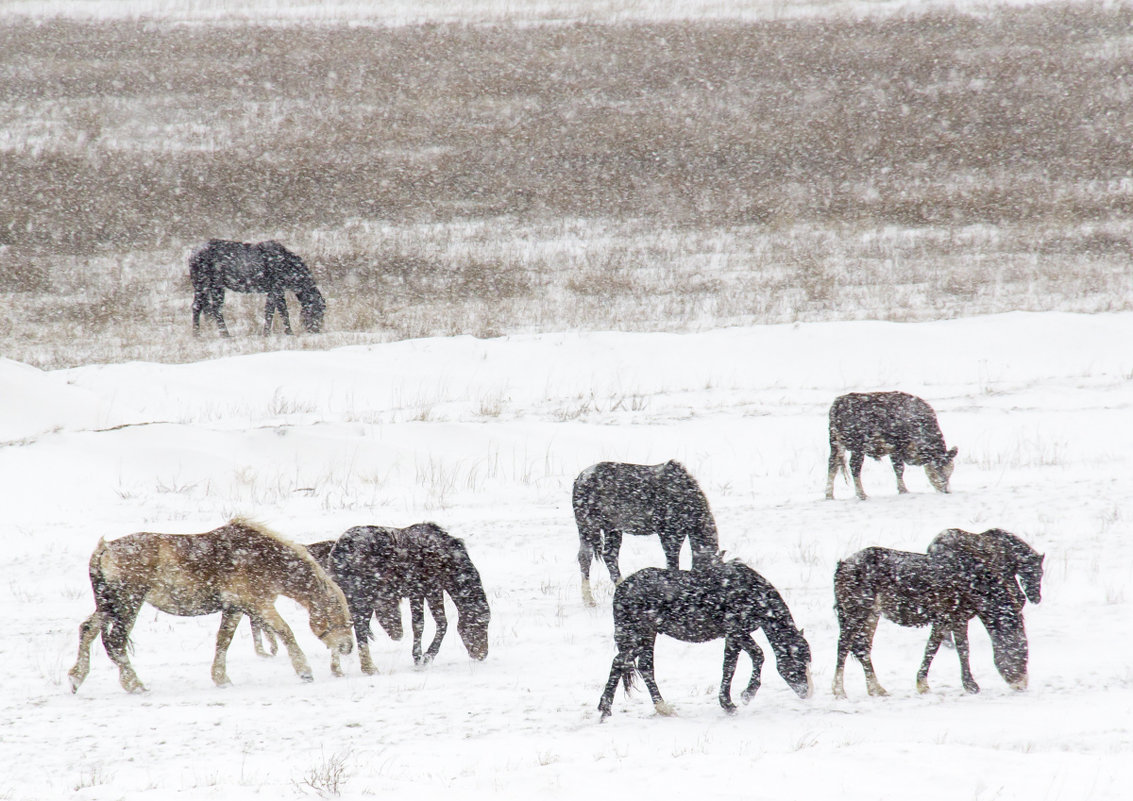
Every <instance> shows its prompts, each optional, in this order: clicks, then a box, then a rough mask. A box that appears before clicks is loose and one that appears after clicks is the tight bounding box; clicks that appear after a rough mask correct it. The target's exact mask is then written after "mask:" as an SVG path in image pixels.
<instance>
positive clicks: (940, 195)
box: [0, 4, 1133, 367]
mask: <svg viewBox="0 0 1133 801" xmlns="http://www.w3.org/2000/svg"><path fill="white" fill-rule="evenodd" d="M1131 24H1133V11H1131V10H1130V9H1129V8H1128V7H1126V6H1121V5H1114V6H1100V5H1099V6H1094V5H1083V4H1075V5H1067V6H1043V7H1038V8H1023V9H1003V10H999V11H995V12H989V13H988V14H986V15H982V16H979V17H976V16H965V15H961V14H957V13H950V14H944V13H936V14H930V15H925V16H917V17H908V18H893V19H869V20H857V21H855V20H848V19H838V20H805V21H779V22H776V21H771V22H758V23H724V22H709V23H703V24H693V23H657V24H640V25H629V24H627V25H584V24H575V25H562V26H551V25H548V26H536V27H510V26H506V25H495V26H459V25H429V26H419V27H404V28H396V29H381V28H348V27H341V28H332V27H321V28H313V29H306V28H278V27H276V28H256V27H251V26H243V27H242V26H215V27H212V26H204V25H202V26H191V27H176V26H161V25H154V24H140V23H139V24H131V23H114V24H112V25H110V24H107V25H103V24H98V23H91V24H77V23H67V22H57V21H56V22H45V23H41V24H39V25H33V24H30V23H27V24H25V23H15V22H14V23H11V24H6V25H5V26H4V27H3V29H0V53H2V54H3V55H2V56H0V175H2V176H3V180H0V298H2V300H0V302H2V303H3V304H4V305H5V307H6V308H7V309H9V311H8V314H7V315H6V318H7V322H8V324H7V325H5V326H3V327H0V352H3V354H4V355H5V356H9V357H12V358H18V359H21V360H23V361H27V362H30V363H33V364H38V365H42V366H45V367H59V366H65V365H69V364H78V363H84V362H88V361H108V360H117V359H124V358H146V359H158V360H180V359H195V358H203V357H206V356H210V355H216V354H218V353H226V352H234V351H240V352H243V351H247V350H256V349H260V348H275V347H280V346H286V347H324V346H327V345H335V344H341V343H343V342H349V341H372V340H374V339H389V338H395V337H408V336H422V335H429V334H450V333H472V334H476V335H479V336H490V335H495V334H499V333H506V332H509V331H518V330H546V329H563V328H576V327H584V328H610V327H618V328H633V329H640V330H649V329H685V328H695V327H701V326H706V325H716V324H723V323H752V322H783V321H790V320H820V319H854V318H863V317H868V318H883V319H925V318H931V317H941V316H953V315H963V314H973V313H984V312H994V311H1002V310H1007V309H1017V308H1023V309H1052V308H1056V309H1073V310H1081V311H1098V310H1111V309H1128V308H1133V286H1131V281H1130V277H1129V276H1130V270H1129V267H1128V264H1129V257H1130V250H1131V242H1133V175H1131V173H1130V166H1129V165H1131V164H1133V152H1131V151H1133V136H1131V134H1133V104H1131V103H1130V99H1131V98H1133V45H1131V44H1130V39H1129V38H1128V36H1127V33H1128V30H1129V29H1130V25H1131ZM211 236H220V237H228V238H234V239H244V240H251V239H261V238H268V237H274V238H279V239H282V240H283V241H285V242H286V243H287V244H288V245H289V246H291V247H292V248H293V249H294V250H296V251H297V252H299V253H300V254H302V255H303V256H304V257H305V258H306V259H307V261H308V263H310V264H312V265H313V267H314V269H315V272H316V277H317V278H318V280H319V282H320V286H322V287H323V289H324V291H325V293H326V294H327V296H328V301H329V303H330V306H329V308H328V318H327V324H328V329H329V330H330V331H332V332H334V333H333V334H331V335H328V336H324V337H321V338H311V337H300V338H297V339H296V340H294V341H287V342H284V341H283V340H280V339H271V340H269V341H268V342H266V343H265V342H263V341H262V340H256V341H249V340H251V339H252V338H251V337H242V338H238V341H237V342H236V343H228V344H226V345H223V346H222V345H218V344H217V343H215V342H212V341H211V340H209V341H201V342H194V341H192V340H191V339H190V338H189V337H188V328H189V325H188V316H189V312H188V307H189V303H190V300H191V291H190V288H189V286H188V282H187V279H186V277H185V273H186V267H185V257H186V253H187V249H188V247H189V246H190V245H191V244H193V243H195V242H198V241H200V240H203V239H205V238H208V237H211ZM228 308H229V317H230V324H231V325H232V327H233V329H234V330H235V332H237V333H250V332H252V331H254V330H255V328H256V322H255V321H256V319H257V318H258V317H259V315H260V313H261V309H262V303H261V300H260V299H252V298H231V297H230V300H229V306H228Z"/></svg>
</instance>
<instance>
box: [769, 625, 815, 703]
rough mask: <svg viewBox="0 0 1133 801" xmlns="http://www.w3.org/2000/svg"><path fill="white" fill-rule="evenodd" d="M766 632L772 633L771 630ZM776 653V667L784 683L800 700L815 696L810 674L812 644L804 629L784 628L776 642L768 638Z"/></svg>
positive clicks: (781, 629)
mask: <svg viewBox="0 0 1133 801" xmlns="http://www.w3.org/2000/svg"><path fill="white" fill-rule="evenodd" d="M765 632H767V633H770V629H769V628H765ZM768 641H769V642H770V643H771V646H772V648H773V649H774V651H775V667H776V669H778V671H779V675H780V676H782V677H783V681H785V682H787V686H789V687H790V688H791V689H792V690H794V691H795V693H796V694H797V695H798V696H799V698H810V697H811V696H812V695H814V679H813V678H812V677H811V674H810V643H808V642H807V641H806V637H804V636H803V632H802V629H798V630H795V629H794V627H793V626H792V627H789V628H788V627H786V626H783V627H781V628H780V630H779V632H778V633H777V636H776V638H775V639H774V640H772V639H770V638H768Z"/></svg>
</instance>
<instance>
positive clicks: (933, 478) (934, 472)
mask: <svg viewBox="0 0 1133 801" xmlns="http://www.w3.org/2000/svg"><path fill="white" fill-rule="evenodd" d="M957 453H959V450H958V449H957V448H951V449H949V450H947V451H945V452H944V453H943V454H942V455H941V456H940V457H939V458H936V459H932V460H930V461H928V462H926V463H925V466H924V471H925V475H926V476H928V482H929V483H930V484H932V488H933V489H934V490H936V491H937V492H949V491H950V490H949V489H948V481H949V479H951V478H952V471H953V470H955V469H956V454H957Z"/></svg>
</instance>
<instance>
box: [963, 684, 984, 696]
mask: <svg viewBox="0 0 1133 801" xmlns="http://www.w3.org/2000/svg"><path fill="white" fill-rule="evenodd" d="M979 691H980V685H978V684H976V683H975V682H974V681H973V682H972V683H971V684H965V685H964V692H966V693H967V694H968V695H975V694H976V693H978V692H979Z"/></svg>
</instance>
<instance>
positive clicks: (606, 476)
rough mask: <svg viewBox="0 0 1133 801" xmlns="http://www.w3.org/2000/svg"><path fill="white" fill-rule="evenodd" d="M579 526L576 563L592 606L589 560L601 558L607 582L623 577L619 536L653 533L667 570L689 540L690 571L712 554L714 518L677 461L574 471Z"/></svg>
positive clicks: (714, 548)
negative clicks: (606, 574) (690, 552)
mask: <svg viewBox="0 0 1133 801" xmlns="http://www.w3.org/2000/svg"><path fill="white" fill-rule="evenodd" d="M572 502H573V505H574V520H575V523H576V524H577V525H578V539H579V549H578V566H579V568H580V569H581V571H582V600H583V602H584V603H585V604H586V605H587V606H594V596H593V595H592V594H591V592H590V562H591V560H592V559H594V558H596V557H599V556H600V557H601V558H602V561H603V562H605V563H606V569H607V570H609V571H610V580H611V581H613V582H614V584H617V583H618V582H620V581H621V579H622V574H621V571H620V570H619V569H618V553H619V551H620V550H621V547H622V535H623V534H639V535H644V536H657V537H658V538H660V540H661V547H662V548H663V549H664V551H665V564H666V566H667V567H668V568H669V569H670V570H676V569H677V568H678V567H679V566H680V564H679V563H680V553H681V544H682V543H683V542H684V541H685V539H687V540H688V543H689V548H690V550H691V551H692V569H693V570H697V569H699V568H701V567H702V566H703V565H705V564H707V563H709V562H711V561H712V560H713V559H714V558H715V557H716V551H717V549H718V548H719V539H718V537H717V534H716V521H715V519H714V518H713V517H712V511H711V510H710V509H709V508H708V499H707V498H706V497H705V496H704V493H703V492H702V491H701V489H700V486H699V485H698V484H697V483H696V479H694V478H693V477H692V475H691V474H690V473H689V472H688V470H686V469H685V467H684V465H682V464H680V463H679V462H674V461H669V462H665V463H664V464H654V465H641V464H625V463H622V462H599V463H598V464H595V465H591V466H590V467H588V468H586V469H585V470H583V471H582V472H581V473H579V474H578V478H576V479H575V480H574V491H573V493H572Z"/></svg>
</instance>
